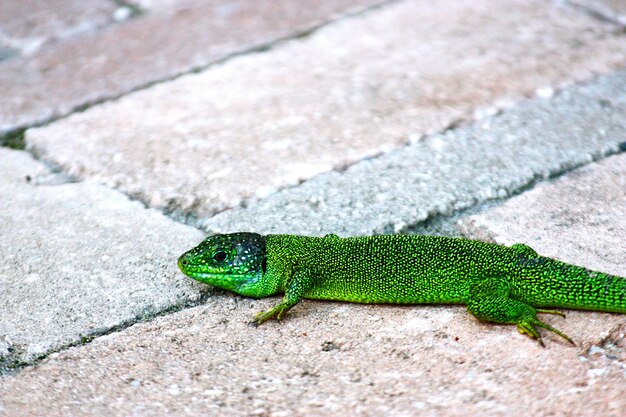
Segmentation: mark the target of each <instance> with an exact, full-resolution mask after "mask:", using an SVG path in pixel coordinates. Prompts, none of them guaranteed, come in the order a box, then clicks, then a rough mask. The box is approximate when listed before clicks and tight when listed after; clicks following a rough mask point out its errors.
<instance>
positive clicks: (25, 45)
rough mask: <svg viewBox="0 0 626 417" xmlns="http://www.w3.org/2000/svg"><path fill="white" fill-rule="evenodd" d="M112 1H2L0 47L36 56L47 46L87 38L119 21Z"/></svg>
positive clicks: (0, 5) (0, 2) (115, 6)
mask: <svg viewBox="0 0 626 417" xmlns="http://www.w3.org/2000/svg"><path fill="white" fill-rule="evenodd" d="M119 8H120V6H119V5H117V4H116V2H115V1H112V0H95V1H94V0H91V1H89V2H85V1H82V0H45V1H42V0H17V1H14V0H3V1H0V43H4V44H6V45H8V46H11V47H13V48H15V49H18V50H20V51H21V52H22V53H24V54H26V55H30V54H33V53H35V52H37V51H38V50H39V49H41V48H42V47H43V46H44V45H49V44H51V43H54V42H57V41H60V40H64V39H68V38H72V37H75V36H77V35H84V34H86V33H89V32H93V31H95V30H97V29H100V28H102V27H105V26H107V25H109V24H111V23H113V22H115V21H116V19H115V12H116V10H118V9H119Z"/></svg>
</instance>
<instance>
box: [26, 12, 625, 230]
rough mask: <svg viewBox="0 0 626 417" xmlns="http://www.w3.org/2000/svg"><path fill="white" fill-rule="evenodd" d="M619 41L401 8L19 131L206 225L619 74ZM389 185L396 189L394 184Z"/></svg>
mask: <svg viewBox="0 0 626 417" xmlns="http://www.w3.org/2000/svg"><path fill="white" fill-rule="evenodd" d="M171 24H176V23H175V21H174V22H173V23H171ZM477 27H480V28H481V30H476V28H477ZM624 39H625V38H624V37H623V35H622V34H619V33H617V32H615V27H614V26H612V25H610V24H607V23H606V22H601V21H597V20H594V19H592V18H590V17H589V16H587V15H585V14H581V13H580V12H578V11H574V10H571V9H568V8H562V7H557V6H555V5H554V4H552V3H551V2H545V1H526V0H523V1H522V0H509V1H503V2H496V3H494V2H492V1H487V0H480V1H472V2H469V1H465V0H455V1H447V0H446V1H434V2H418V1H403V2H398V3H397V4H391V5H389V6H387V7H383V8H380V9H377V10H374V11H371V12H369V13H364V14H362V15H360V16H357V17H354V18H350V19H343V20H341V21H339V22H336V23H335V24H333V25H329V26H327V27H325V28H323V29H321V30H319V31H318V32H316V33H314V34H312V35H311V36H309V37H306V38H304V39H297V40H294V41H291V42H287V43H285V44H284V45H281V46H280V47H276V48H274V49H272V50H270V51H267V52H265V53H259V54H247V55H246V56H242V57H239V58H236V59H232V60H229V61H228V62H226V63H224V64H222V65H216V66H214V67H211V68H210V69H208V70H206V71H204V72H202V73H199V74H193V75H189V76H185V77H181V78H180V79H177V80H175V81H173V82H169V83H164V84H161V85H158V86H154V87H153V88H150V89H147V90H144V91H141V92H137V93H135V94H131V95H128V96H126V97H124V98H122V99H120V100H117V101H115V102H112V103H107V104H105V105H102V106H98V107H97V108H93V109H90V110H89V111H86V112H84V113H80V114H75V115H72V116H71V117H69V118H67V119H64V120H61V121H58V122H56V123H53V124H51V125H49V126H46V127H44V128H41V129H33V130H30V131H29V132H28V133H27V137H26V140H27V142H28V143H29V145H30V146H31V147H32V148H33V149H34V150H35V151H36V152H37V153H38V154H39V155H41V156H42V157H43V158H44V159H46V160H48V161H51V162H53V163H54V164H56V165H58V166H60V167H61V168H62V169H63V170H65V171H67V172H69V173H71V174H72V175H76V176H78V177H80V178H93V179H96V180H97V181H100V182H103V183H106V184H107V185H110V186H113V187H118V188H119V189H121V190H122V191H124V192H125V193H128V194H130V195H132V196H134V197H137V198H139V199H141V200H142V201H144V202H146V203H147V204H148V205H150V206H153V207H162V208H165V209H167V210H172V211H182V212H184V213H192V214H193V215H199V216H201V217H206V216H210V215H212V214H214V213H215V212H219V211H221V210H224V209H227V208H230V207H234V206H237V205H238V204H240V203H241V202H242V201H247V200H254V199H255V198H259V197H263V196H265V195H267V194H268V193H270V192H272V191H275V190H276V189H282V188H284V187H286V186H290V185H295V184H298V183H299V182H300V181H302V180H306V179H309V178H311V177H313V176H314V175H316V174H319V173H321V172H325V171H328V170H331V169H333V168H342V167H345V166H346V165H349V164H352V163H354V162H356V161H359V160H361V159H362V158H365V157H368V156H372V155H377V154H379V153H381V152H385V151H388V150H390V149H393V148H396V147H399V146H402V145H403V144H405V143H406V142H408V141H410V140H417V139H418V138H420V137H421V136H422V135H423V134H425V133H428V132H433V131H438V130H440V129H442V128H444V127H445V126H448V125H449V124H451V123H453V122H455V121H458V120H459V119H460V118H464V119H467V120H469V119H471V118H472V116H473V115H477V116H480V115H481V114H484V113H489V112H490V111H493V110H494V108H495V107H497V106H502V105H504V104H503V103H504V102H510V101H511V100H514V99H518V98H520V97H521V96H523V95H533V94H534V93H535V90H537V89H540V92H541V94H543V95H546V94H548V93H549V92H550V91H551V90H550V88H551V87H558V86H561V85H562V84H567V83H571V82H572V81H574V80H578V79H582V78H587V77H589V76H590V75H591V74H593V73H594V72H605V71H608V70H610V69H612V68H615V67H616V66H619V65H623V63H624V62H625V60H626V42H624ZM124 59H126V58H124ZM168 62H169V61H168ZM134 65H135V66H137V62H135V63H134ZM136 69H137V70H140V71H143V69H142V68H141V67H140V66H138V67H137V68H136ZM142 76H143V75H142ZM494 106H495V107H494ZM579 107H582V105H581V104H580V103H579ZM596 107H597V106H596ZM596 107H593V106H592V109H595V108H596ZM579 110H580V111H582V109H579ZM596 110H597V112H598V114H599V116H600V117H605V116H602V115H603V114H604V113H603V110H602V109H596ZM607 112H609V113H610V110H609V111H607ZM533 117H534V116H533ZM606 117H608V116H606ZM521 123H522V121H520V122H518V124H521ZM590 123H592V122H590ZM563 128H564V126H561V127H560V129H561V130H562V129H563ZM541 129H543V127H541V128H537V130H541ZM551 132H552V134H553V135H556V134H557V133H558V134H561V133H562V131H559V132H557V129H556V128H555V129H552V130H551ZM599 136H602V135H601V134H599ZM440 140H441V139H435V140H429V141H428V143H431V145H425V146H426V147H429V146H430V147H431V148H432V147H436V146H441V147H442V150H441V151H440V157H441V158H443V159H445V155H443V154H444V153H449V151H448V150H450V151H452V152H454V151H453V150H454V148H455V146H456V144H455V143H452V142H451V143H449V144H445V143H441V145H438V144H432V143H434V142H435V141H440ZM446 140H447V139H446ZM579 140H581V141H582V140H583V139H582V138H580V137H579ZM601 140H602V139H598V140H592V141H591V143H596V144H598V141H601ZM489 141H491V142H490V143H491V144H490V145H489V146H493V145H492V144H493V143H496V141H500V139H499V138H497V137H495V136H493V137H492V138H491V139H489ZM465 143H466V144H465V145H463V146H466V147H468V148H471V145H470V144H469V142H468V140H466V141H465ZM483 143H485V144H486V142H483ZM503 143H506V140H503ZM592 146H593V145H592ZM601 146H604V145H601ZM485 149H487V147H485V148H483V150H485ZM586 149H590V148H586ZM593 149H596V150H594V151H593V152H596V151H597V148H593ZM435 153H436V152H435V151H434V150H432V152H431V153H430V155H434V154H435ZM476 156H477V155H474V157H476ZM585 157H586V156H585ZM575 158H578V157H576V156H575ZM400 163H402V162H401V161H400ZM455 163H456V162H455ZM535 166H537V167H539V166H540V162H535ZM416 168H417V167H416ZM420 169H422V171H416V172H418V174H416V175H421V176H422V177H421V178H420V179H416V177H412V178H413V181H418V180H419V181H421V182H422V185H421V186H418V190H415V189H412V190H411V192H416V191H419V187H422V186H424V187H426V185H425V184H427V182H428V181H427V180H428V179H429V178H430V174H429V172H428V169H429V168H428V169H427V168H425V167H421V168H420ZM487 169H489V170H491V169H492V168H489V167H487ZM550 169H554V168H550ZM528 171H529V170H526V171H525V172H528ZM534 174H535V173H534V172H532V173H529V174H528V175H531V176H532V175H534ZM403 175H405V174H403ZM511 175H515V174H511ZM405 176H406V175H405ZM446 178H447V177H446ZM479 180H480V179H479ZM405 182H406V181H405ZM401 183H402V182H401ZM384 184H385V181H382V182H381V183H380V186H384ZM497 185H498V184H496V186H497ZM481 186H484V187H485V188H489V187H491V188H493V187H492V185H491V184H487V183H486V182H484V183H482V184H481ZM507 186H508V185H507ZM361 187H367V185H366V184H361ZM387 187H389V188H394V187H395V189H396V190H397V191H398V192H402V190H401V189H400V186H399V185H397V184H394V183H393V181H387ZM309 189H310V188H307V189H306V190H309ZM346 191H348V190H346ZM328 192H329V193H332V192H336V193H340V192H343V190H341V191H340V190H336V189H335V190H334V191H333V190H328ZM441 192H442V193H446V191H441ZM471 192H472V191H470V192H469V193H471ZM486 192H491V189H489V190H487V191H486ZM469 193H468V194H469ZM351 195H353V196H354V195H355V194H351ZM383 197H384V195H383ZM443 197H445V196H443ZM307 198H308V197H307ZM407 198H409V196H408V195H407ZM468 198H470V197H468ZM272 201H274V200H272ZM307 201H308V200H307ZM311 204H313V205H315V204H317V203H315V202H313V203H311ZM311 204H309V203H307V205H311ZM320 204H322V205H323V204H325V202H322V203H320ZM364 204H372V203H371V202H369V201H368V202H366V203H364ZM436 204H439V203H436ZM375 205H376V207H378V206H385V210H387V211H388V210H392V209H393V208H394V207H393V202H387V201H382V200H381V201H379V202H377V203H375ZM344 208H345V209H350V207H344ZM313 209H314V210H315V208H313ZM319 210H320V213H322V212H324V208H323V207H321V208H320V209H319ZM355 210H356V211H357V212H358V211H359V208H358V207H355ZM430 210H431V209H426V210H423V209H422V208H415V212H419V214H423V213H426V212H428V211H430ZM372 211H373V210H372ZM344 214H346V213H345V212H344ZM381 216H382V215H381ZM397 217H400V215H398V216H397ZM413 217H414V216H410V217H409V218H410V219H413ZM296 218H297V217H296ZM284 219H288V218H287V217H285V218H284ZM361 220H363V221H364V220H365V219H360V218H359V217H355V222H353V224H356V223H358V222H360V221H361ZM385 221H386V220H385V219H383V218H382V217H381V219H379V220H376V222H378V224H380V223H382V222H385ZM294 222H295V219H294ZM376 222H375V223H376ZM320 223H321V222H320ZM292 225H293V222H291V223H290V224H289V226H288V227H289V228H291V227H292ZM334 225H335V224H334V223H333V224H332V225H328V226H329V227H332V226H334ZM309 226H310V227H309V228H308V229H307V230H310V229H311V228H313V226H312V225H309ZM277 227H281V226H277ZM377 227H378V225H376V226H373V229H376V228H377ZM315 230H317V229H315Z"/></svg>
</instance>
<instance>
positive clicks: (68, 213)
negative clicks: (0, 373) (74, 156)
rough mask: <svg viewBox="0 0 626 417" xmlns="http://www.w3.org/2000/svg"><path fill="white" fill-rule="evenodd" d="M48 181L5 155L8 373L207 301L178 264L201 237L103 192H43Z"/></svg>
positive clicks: (0, 353)
mask: <svg viewBox="0 0 626 417" xmlns="http://www.w3.org/2000/svg"><path fill="white" fill-rule="evenodd" d="M44 174H49V173H46V170H45V169H44V168H43V166H42V165H41V164H40V163H39V162H36V161H34V160H33V159H32V158H31V157H30V156H29V155H28V154H26V153H24V152H18V151H12V150H7V149H1V148H0V195H2V198H1V199H0V294H2V296H1V297H0V367H1V365H3V364H4V365H12V364H15V363H21V362H28V361H32V360H33V359H35V358H37V357H38V356H40V355H42V354H44V353H46V352H49V351H51V350H55V349H58V348H60V347H62V346H64V345H67V344H71V343H77V342H79V341H80V340H81V338H82V337H88V336H90V335H97V334H99V333H102V332H106V331H109V330H111V329H112V328H114V327H116V326H120V325H123V324H126V323H128V322H133V321H134V320H137V319H141V318H142V317H145V316H150V315H153V314H155V313H158V312H160V311H164V310H167V309H169V308H172V307H175V306H183V305H185V304H186V303H189V302H193V301H197V300H199V298H200V296H201V293H202V290H203V289H202V288H200V286H199V285H197V284H195V283H193V282H192V281H191V280H185V279H181V277H180V273H179V272H178V269H177V267H176V257H177V256H178V255H179V254H180V253H181V252H182V251H184V250H186V249H187V248H188V247H190V246H191V245H193V244H196V243H197V242H198V241H199V240H200V239H201V238H202V236H201V233H200V232H198V231H197V230H195V229H193V228H191V227H188V226H184V225H181V224H178V223H175V222H173V221H172V220H170V219H168V218H166V217H164V216H163V215H162V214H160V213H159V212H157V211H155V210H149V209H145V208H143V206H142V205H141V204H140V203H138V202H131V201H129V200H128V198H127V197H125V196H123V195H122V194H120V193H119V192H116V191H114V190H110V189H107V188H105V187H103V186H101V185H98V184H93V183H90V182H83V183H79V184H71V183H70V184H55V183H52V184H51V185H45V184H39V185H37V182H38V181H41V178H44V179H45V178H46V177H45V176H44V177H41V176H40V175H44ZM27 177H31V180H30V182H28V181H27ZM205 288H206V287H205Z"/></svg>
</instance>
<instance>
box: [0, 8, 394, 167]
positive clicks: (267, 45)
mask: <svg viewBox="0 0 626 417" xmlns="http://www.w3.org/2000/svg"><path fill="white" fill-rule="evenodd" d="M400 1H402V0H386V1H383V2H381V3H378V4H374V5H371V6H365V7H363V8H362V9H360V10H356V11H352V12H350V11H348V12H346V13H345V14H343V15H341V16H338V17H335V18H329V19H328V20H325V21H323V22H321V23H318V24H314V25H312V26H310V27H308V28H303V29H299V30H295V31H294V32H292V33H290V34H288V35H287V36H282V37H278V38H276V39H273V40H271V41H269V42H264V43H261V44H259V45H256V46H252V47H249V48H244V49H242V50H239V51H235V52H232V53H229V54H227V55H225V56H223V57H221V58H218V59H214V60H212V61H210V62H209V63H207V64H204V65H200V66H195V67H191V68H189V69H188V70H186V71H183V72H179V73H177V74H174V75H171V76H168V77H165V78H161V79H158V80H154V81H149V82H146V83H143V84H139V85H137V86H135V87H133V88H131V89H129V90H127V91H124V92H122V93H120V94H115V95H111V96H108V97H103V98H101V99H97V100H91V101H86V102H84V103H83V104H80V105H77V106H75V107H74V108H72V109H70V111H68V112H67V113H64V114H61V115H58V116H53V117H50V118H47V119H44V120H38V121H33V122H31V123H28V124H26V125H22V126H18V127H15V128H12V129H10V130H8V131H4V132H2V131H0V146H6V147H9V148H12V149H21V150H23V149H25V148H26V144H25V141H24V133H25V131H26V130H27V129H30V128H36V127H37V128H38V127H44V126H47V125H49V124H50V123H54V122H56V121H58V120H63V119H66V118H68V117H69V116H71V115H73V114H75V113H82V112H85V111H87V110H89V109H90V108H92V107H95V106H98V105H100V104H103V103H109V102H115V101H117V100H119V99H120V98H122V97H124V96H127V95H129V94H132V93H135V92H138V91H142V90H146V89H148V88H150V87H153V86H155V85H158V84H163V83H167V82H170V81H173V80H176V79H178V78H180V77H183V76H185V75H188V74H196V73H199V72H202V71H205V70H207V69H209V68H211V67H213V66H217V65H221V64H224V63H225V62H228V61H230V60H231V59H234V58H238V57H240V56H244V55H250V54H256V53H262V52H266V51H269V50H271V49H274V48H276V47H279V46H280V45H283V44H285V43H287V42H289V41H292V40H297V39H304V38H307V37H309V36H311V35H312V34H314V33H315V32H317V31H319V30H320V29H322V28H324V27H326V26H329V25H332V24H333V23H336V22H339V21H342V20H345V19H351V18H354V17H357V16H360V15H363V14H367V13H369V12H372V11H375V10H379V9H382V8H384V7H387V6H389V5H391V4H394V3H398V2H400ZM116 2H117V3H120V4H122V5H123V6H121V7H129V8H131V10H133V12H134V11H135V10H137V13H139V14H141V13H142V11H141V9H139V8H138V7H137V6H133V5H129V4H126V3H125V2H124V1H116ZM135 17H137V15H136V14H134V13H133V15H132V16H131V17H130V18H135ZM33 155H34V156H35V158H36V159H38V160H39V159H40V158H38V156H37V155H35V154H33Z"/></svg>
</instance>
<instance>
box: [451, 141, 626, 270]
mask: <svg viewBox="0 0 626 417" xmlns="http://www.w3.org/2000/svg"><path fill="white" fill-rule="evenodd" d="M625 137H626V135H625ZM461 228H462V230H463V231H464V232H465V234H467V235H469V236H472V237H474V238H477V239H480V240H487V241H495V242H498V243H501V244H505V245H512V244H514V243H517V242H523V243H526V244H527V245H530V246H531V247H532V248H534V249H535V250H536V251H538V252H539V253H540V254H542V255H545V256H549V257H557V256H559V257H560V259H561V260H562V261H565V262H569V263H573V264H578V265H583V266H585V267H587V268H590V269H594V270H599V271H603V272H608V273H612V274H616V275H621V276H626V242H625V240H624V237H625V236H626V153H623V154H620V155H616V156H612V157H610V158H607V159H605V160H603V161H601V162H599V163H593V164H589V165H587V166H585V167H584V168H581V169H578V170H576V171H574V172H572V173H569V174H567V175H566V176H564V177H562V178H559V179H557V180H556V181H554V182H553V183H542V184H539V185H538V186H537V187H535V188H534V189H532V190H530V191H528V192H525V193H523V194H522V195H520V196H517V197H514V198H511V199H510V200H507V201H506V202H505V203H503V204H502V205H500V206H498V207H495V208H492V209H489V210H487V211H486V212H484V213H481V214H478V215H473V216H470V217H469V218H467V219H464V220H463V221H462V224H461Z"/></svg>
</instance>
